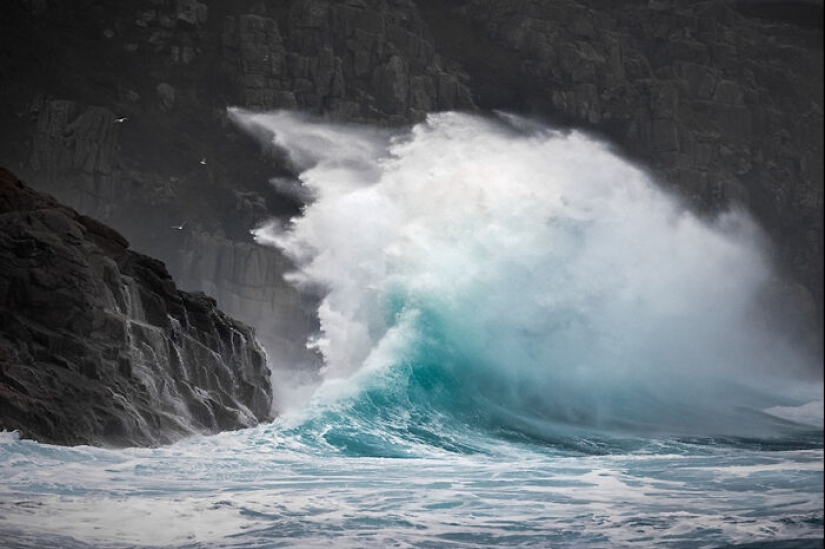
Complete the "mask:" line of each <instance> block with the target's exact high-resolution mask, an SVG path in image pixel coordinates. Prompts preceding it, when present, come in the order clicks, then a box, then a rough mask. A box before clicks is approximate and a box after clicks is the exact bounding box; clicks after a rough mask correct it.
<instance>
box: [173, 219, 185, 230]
mask: <svg viewBox="0 0 825 549" xmlns="http://www.w3.org/2000/svg"><path fill="white" fill-rule="evenodd" d="M186 223H187V222H186V221H184V222H183V223H181V224H180V225H172V226H171V227H169V228H170V229H175V230H178V231H182V230H183V228H184V227H186Z"/></svg>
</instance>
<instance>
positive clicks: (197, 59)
mask: <svg viewBox="0 0 825 549" xmlns="http://www.w3.org/2000/svg"><path fill="white" fill-rule="evenodd" d="M4 10H5V13H4V15H7V17H4V18H2V19H0V77H2V78H3V81H4V82H5V83H6V85H4V86H3V87H0V104H2V105H3V106H4V107H6V108H4V109H0V124H2V126H3V127H4V128H7V131H6V132H4V134H3V135H0V163H5V164H6V165H9V166H13V167H14V168H15V169H16V170H17V171H18V173H20V174H21V175H22V176H24V178H25V179H27V180H28V181H31V183H32V184H33V185H35V186H36V187H37V188H43V189H46V190H48V192H50V193H53V194H54V195H55V196H57V197H58V198H59V199H60V200H61V201H64V202H65V203H67V204H69V205H71V206H73V207H75V208H77V209H78V210H79V211H81V212H83V213H85V214H88V215H92V216H95V217H97V218H99V219H101V220H103V221H105V222H107V223H109V224H111V225H112V226H114V227H115V228H117V229H118V230H119V231H121V232H123V234H125V235H126V236H127V237H128V238H129V239H130V241H131V242H132V243H133V245H134V246H135V248H136V249H138V250H140V251H144V252H148V253H151V254H152V255H154V256H156V257H159V258H160V259H162V260H163V261H164V262H165V263H166V264H167V265H168V266H169V269H170V272H172V274H173V275H174V276H175V278H176V280H178V281H179V282H180V283H181V285H182V286H183V287H186V288H191V289H198V290H203V291H207V292H208V293H210V294H211V295H214V296H215V297H216V298H217V299H218V302H219V304H220V305H221V307H222V308H224V310H226V311H227V312H228V313H230V314H231V315H233V316H236V317H238V318H240V319H241V320H243V321H245V322H248V323H254V325H255V326H256V329H257V333H258V335H259V337H260V339H261V341H262V342H263V343H264V345H265V346H266V347H267V349H268V350H269V352H270V357H276V362H278V363H282V364H305V363H311V362H312V361H313V357H312V356H310V355H309V354H308V353H307V352H306V351H305V349H303V348H302V344H301V342H302V341H303V339H304V336H305V335H306V334H307V333H309V332H311V331H312V330H313V329H314V328H315V324H314V321H313V318H312V315H311V312H309V311H310V310H311V307H308V306H307V305H306V304H304V303H302V302H301V298H300V297H299V296H298V295H297V294H296V293H295V291H294V290H293V289H292V288H290V287H289V286H288V285H287V284H286V283H284V282H283V280H282V274H283V273H284V271H285V270H288V269H289V265H288V263H287V262H286V261H285V260H284V258H282V257H281V256H280V255H279V254H278V253H277V252H276V251H274V250H270V249H262V248H259V247H256V246H255V245H254V244H253V243H252V242H251V239H250V238H249V235H248V231H249V229H251V228H252V227H254V226H255V224H256V223H259V222H261V221H263V220H264V219H265V218H266V217H268V216H272V215H276V216H281V217H288V216H291V215H295V214H297V213H298V212H299V208H298V205H296V204H295V203H294V202H293V201H291V200H290V199H288V198H287V197H284V196H281V195H279V194H278V193H277V191H275V190H274V188H273V187H272V186H270V185H268V182H267V179H268V178H269V177H272V176H273V175H278V176H286V177H288V176H289V175H290V174H289V173H288V172H287V171H286V170H285V168H284V166H283V163H282V162H279V160H278V158H271V157H265V156H263V155H259V154H258V151H257V150H256V145H254V144H252V143H250V142H248V141H245V138H244V137H242V136H240V135H238V134H237V133H236V132H235V131H234V129H233V128H232V127H231V126H230V125H229V124H228V122H227V118H226V109H225V107H226V106H228V105H238V106H243V107H247V108H253V109H270V108H290V109H293V108H297V109H302V110H307V111H311V112H314V113H317V114H322V115H324V116H328V117H330V118H334V119H337V120H347V121H359V122H363V121H369V122H374V123H379V124H405V123H410V122H414V121H416V120H420V119H421V118H422V117H423V116H424V114H425V113H426V112H428V111H433V110H444V109H466V110H473V109H481V110H488V109H503V110H511V111H516V112H520V113H523V114H528V115H535V116H538V117H540V118H543V119H545V120H548V121H550V122H552V123H554V124H562V125H574V126H577V127H584V128H586V129H589V130H591V131H594V132H597V133H599V134H601V135H604V136H606V137H607V138H609V139H610V140H612V141H613V142H614V143H615V144H617V145H618V146H619V147H620V148H621V149H622V150H623V151H625V152H626V153H627V154H629V155H631V156H633V157H634V158H635V159H636V160H638V161H640V162H642V163H643V164H645V165H646V166H648V167H649V168H650V169H651V170H653V171H654V172H655V173H656V175H657V176H659V177H660V178H661V179H662V181H664V182H665V183H667V184H669V185H670V187H671V189H673V190H674V192H677V193H678V194H680V195H681V196H682V197H684V199H685V200H686V201H687V202H688V203H690V204H691V205H692V206H693V207H694V208H695V209H696V210H697V211H700V212H714V211H717V210H719V209H722V208H726V207H729V206H731V205H736V206H742V207H745V208H746V209H748V210H749V211H751V212H752V213H753V214H754V215H755V217H756V218H757V220H758V221H759V222H760V224H761V225H762V226H763V227H765V229H766V230H767V232H768V234H769V235H770V237H771V239H772V242H773V244H774V245H775V250H774V251H775V256H776V259H777V263H778V264H779V266H780V267H781V268H782V270H783V275H784V276H785V277H786V278H787V281H786V282H790V284H789V285H785V286H783V287H791V288H793V291H779V290H778V291H777V295H792V296H794V297H793V299H792V300H793V301H794V302H795V303H784V304H783V306H782V307H778V309H782V308H783V307H784V308H786V309H795V310H797V311H799V310H802V311H806V312H805V313H804V314H806V315H809V316H810V317H811V318H810V319H809V321H808V323H809V326H810V330H809V332H810V334H812V335H811V336H810V337H811V338H812V339H815V340H816V342H815V343H813V345H814V346H815V347H817V346H818V350H819V352H820V353H821V350H822V335H821V334H822V318H823V286H822V278H823V225H822V220H823V215H822V204H823V160H822V159H823V100H822V97H823V68H822V67H823V49H822V23H821V21H822V8H821V2H819V3H817V2H816V1H803V0H800V1H788V2H786V1H782V2H779V1H773V0H730V1H727V2H712V3H708V2H694V3H690V2H675V1H672V0H657V1H650V2H621V3H617V2H608V1H605V0H524V1H512V0H452V1H450V2H443V1H441V0H415V1H413V0H288V1H286V0H285V1H282V2H268V1H257V0H238V1H233V2H229V1H226V0H203V1H198V0H185V1H184V0H174V1H173V0H124V1H122V2H118V3H115V4H105V5H104V4H102V3H95V2H50V1H48V0H38V1H32V0H12V1H11V2H7V3H6V4H5V5H4ZM122 116H127V117H128V118H129V120H127V121H125V122H122V123H118V122H116V120H117V119H118V118H119V117H122ZM202 160H204V161H205V163H202V162H201V161H202ZM185 220H188V224H187V226H186V229H185V230H184V231H176V232H174V233H171V234H170V229H169V227H170V226H171V225H178V224H180V223H182V222H183V221H185ZM783 284H784V283H783ZM794 314H796V313H794Z"/></svg>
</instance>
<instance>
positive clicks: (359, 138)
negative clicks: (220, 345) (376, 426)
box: [231, 110, 808, 440]
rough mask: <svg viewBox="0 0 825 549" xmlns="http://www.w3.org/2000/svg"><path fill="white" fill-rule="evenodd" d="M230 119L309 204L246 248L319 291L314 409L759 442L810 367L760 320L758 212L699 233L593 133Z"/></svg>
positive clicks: (472, 119)
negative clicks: (334, 399)
mask: <svg viewBox="0 0 825 549" xmlns="http://www.w3.org/2000/svg"><path fill="white" fill-rule="evenodd" d="M231 116H232V118H233V119H234V120H235V121H236V122H237V123H238V124H240V125H241V126H243V127H245V128H248V129H250V131H253V132H254V133H256V134H257V135H259V136H261V135H263V136H266V139H268V140H270V141H271V143H272V144H274V145H275V146H276V147H277V148H279V149H281V150H283V151H285V153H286V155H287V158H288V159H289V161H290V162H291V163H292V167H293V168H294V170H295V171H296V173H297V174H298V177H299V180H300V183H301V184H302V186H303V187H304V189H305V191H306V195H307V196H310V197H311V199H310V200H309V201H308V202H307V204H306V206H305V208H304V212H303V215H302V216H300V217H297V218H295V219H292V220H291V221H290V222H289V223H288V224H287V225H285V226H284V225H282V224H279V223H277V222H273V223H269V224H266V225H264V226H262V227H260V228H258V229H257V230H256V231H255V232H254V234H255V237H256V239H257V240H258V241H259V242H261V243H266V244H273V245H275V246H277V247H279V248H280V249H281V250H282V251H283V252H284V253H285V254H286V255H287V256H289V257H290V258H291V259H292V260H293V261H294V262H295V265H296V271H295V272H294V273H293V274H292V275H291V280H292V281H293V282H294V283H295V284H296V285H297V286H298V287H299V288H302V289H303V290H304V291H308V292H309V291H312V292H318V293H319V295H320V296H321V298H322V299H321V301H320V306H319V308H318V315H319V320H320V325H321V331H320V333H319V334H318V337H317V338H316V339H315V340H314V341H313V342H311V344H312V345H313V346H314V347H315V348H316V349H317V350H318V351H320V352H321V353H322V355H323V357H324V364H325V366H324V370H323V377H324V379H325V380H326V386H325V387H324V389H323V390H322V391H321V392H320V393H319V394H320V395H323V398H322V400H324V401H328V400H329V398H330V393H334V392H336V391H340V392H342V394H347V395H349V396H348V398H350V397H351V398H353V399H355V398H356V397H354V396H353V395H358V397H357V398H360V399H361V400H357V399H356V400H355V401H354V402H355V404H352V403H351V404H349V405H350V406H355V407H356V408H358V407H362V406H364V399H366V400H367V401H369V403H371V406H370V407H369V413H371V414H377V415H378V416H380V417H383V418H384V419H386V418H387V417H390V416H393V415H398V414H401V415H405V414H406V415H409V414H410V411H411V410H412V411H413V412H415V411H419V412H420V411H421V410H427V413H426V414H418V416H417V419H416V421H425V422H426V421H427V420H424V419H422V418H424V417H434V416H438V417H440V416H442V415H443V416H445V417H448V418H451V419H453V420H456V421H458V423H459V424H460V425H463V426H472V427H480V428H483V429H488V430H489V429H493V430H495V431H496V432H507V433H513V432H514V433H522V434H526V435H528V436H534V437H539V438H540V439H543V440H548V439H553V438H554V437H555V435H556V434H557V433H559V432H561V431H563V430H564V429H566V428H568V427H570V426H573V427H584V428H586V429H589V430H591V432H592V430H593V429H599V430H603V431H610V432H613V431H616V430H617V429H618V430H624V431H634V432H637V433H648V434H650V433H672V434H703V435H705V434H707V435H710V434H732V435H755V434H765V433H766V432H773V431H772V430H773V429H775V428H776V427H777V426H776V425H774V424H772V422H768V421H761V420H757V418H758V414H757V413H756V412H757V411H758V410H759V409H761V408H764V407H767V406H771V405H779V404H781V403H783V402H785V403H789V402H790V401H788V400H787V394H786V393H784V392H783V390H782V388H781V387H780V386H779V385H778V381H782V382H783V383H784V382H786V381H787V380H789V379H793V377H794V375H795V374H796V373H798V372H801V371H804V370H805V369H806V368H808V366H807V365H806V364H805V363H804V362H805V360H804V359H803V357H802V356H801V355H800V354H799V353H797V352H796V350H795V348H794V347H793V345H792V344H790V343H789V342H788V341H786V340H785V339H784V338H783V337H781V336H780V335H779V334H777V333H774V332H770V331H766V330H765V329H764V325H762V324H760V323H759V322H755V321H754V319H756V318H758V317H759V315H760V313H759V310H758V302H759V297H760V294H761V292H762V291H763V289H764V287H765V284H766V283H767V282H768V281H769V280H770V278H771V276H772V273H771V271H770V268H769V266H768V263H767V262H766V260H765V257H764V254H763V252H762V249H761V244H760V242H761V238H762V237H761V235H760V232H759V230H758V228H757V227H756V225H755V224H754V223H753V222H752V221H751V220H750V218H749V217H748V216H747V215H745V214H743V213H742V212H727V213H725V214H723V215H721V216H720V217H719V218H717V219H715V220H713V221H703V220H701V219H699V218H698V217H696V216H695V215H693V214H692V213H690V212H689V211H688V210H687V209H685V208H684V207H682V205H680V204H679V202H678V201H677V200H675V199H674V198H673V197H670V196H668V195H667V194H666V193H665V192H664V191H662V190H661V189H660V188H659V187H657V186H656V185H655V184H654V182H652V180H651V179H650V178H649V177H648V175H647V174H646V173H645V172H644V171H643V170H641V169H639V168H638V167H636V166H634V165H632V164H631V163H629V162H627V161H626V160H624V159H622V158H621V157H620V156H618V155H617V154H615V153H614V152H612V151H611V150H610V148H609V147H608V146H606V145H605V144H603V143H600V142H598V141H596V140H594V139H592V138H590V137H588V136H586V135H585V134H582V133H580V132H575V131H572V132H559V131H554V130H551V129H548V128H545V127H542V126H540V125H538V124H535V123H533V122H530V121H527V120H524V119H521V118H518V117H514V116H510V115H505V116H499V117H495V118H485V117H479V116H473V115H468V114H459V113H441V114H434V115H430V116H428V118H427V120H426V121H425V122H422V123H420V124H417V125H415V126H413V127H412V128H409V129H404V130H399V131H390V130H385V129H373V128H369V127H362V126H352V125H336V124H330V123H323V122H319V121H314V120H311V119H308V118H306V117H305V116H302V115H296V114H293V113H288V112H276V113H254V114H253V113H247V112H244V111H241V110H232V111H231ZM342 387H347V388H348V389H347V390H344V389H342ZM333 388H334V389H333ZM381 395H384V396H383V397H382V396H381ZM390 395H391V397H390ZM316 400H317V399H316ZM376 403H377V404H376ZM373 405H374V406H373ZM362 411H364V412H366V410H362ZM385 416H386V417H385ZM438 422H439V425H441V426H442V427H443V422H441V420H440V419H439V420H438Z"/></svg>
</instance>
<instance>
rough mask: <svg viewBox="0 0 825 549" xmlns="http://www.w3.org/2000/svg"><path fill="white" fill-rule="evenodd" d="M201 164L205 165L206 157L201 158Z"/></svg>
mask: <svg viewBox="0 0 825 549" xmlns="http://www.w3.org/2000/svg"><path fill="white" fill-rule="evenodd" d="M201 164H202V165H204V166H206V157H203V158H201Z"/></svg>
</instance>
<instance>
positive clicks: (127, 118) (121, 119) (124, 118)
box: [115, 116, 129, 124]
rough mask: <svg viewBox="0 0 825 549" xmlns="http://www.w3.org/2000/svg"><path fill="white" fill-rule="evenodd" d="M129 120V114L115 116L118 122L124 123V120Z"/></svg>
mask: <svg viewBox="0 0 825 549" xmlns="http://www.w3.org/2000/svg"><path fill="white" fill-rule="evenodd" d="M127 120H129V117H128V116H121V117H120V118H115V122H116V123H117V124H123V123H124V122H126V121H127Z"/></svg>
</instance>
